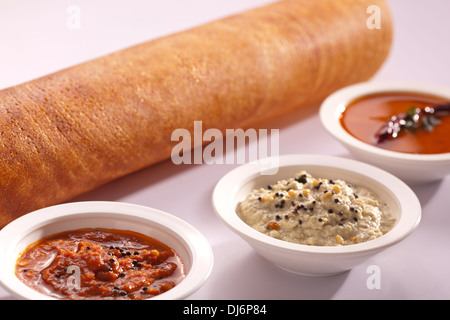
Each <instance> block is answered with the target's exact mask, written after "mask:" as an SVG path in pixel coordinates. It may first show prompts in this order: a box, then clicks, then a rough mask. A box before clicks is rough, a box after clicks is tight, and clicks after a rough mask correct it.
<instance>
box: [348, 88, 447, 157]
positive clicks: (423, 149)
mask: <svg viewBox="0 0 450 320" xmlns="http://www.w3.org/2000/svg"><path fill="white" fill-rule="evenodd" d="M446 102H447V100H445V99H443V98H439V97H433V96H426V95H421V94H414V93H403V92H397V93H395V92H393V93H380V94H373V95H367V96H364V97H362V98H360V99H357V100H355V101H353V102H352V103H350V104H349V105H348V106H347V107H346V108H345V110H344V112H343V113H342V114H341V119H340V121H341V125H342V126H343V128H344V129H345V130H346V131H347V132H348V133H350V134H351V135H352V136H354V137H355V138H357V139H359V140H361V141H363V142H366V143H368V144H371V145H374V146H377V147H380V148H383V149H387V150H391V151H398V152H405V153H416V154H438V153H447V152H450V116H443V117H440V119H441V123H440V124H438V125H436V126H435V127H434V128H433V130H432V131H426V130H424V129H422V128H420V129H418V130H415V131H414V132H409V131H406V130H402V131H401V132H400V134H399V135H398V136H397V137H396V138H394V139H387V140H386V141H384V142H382V143H377V139H376V134H377V132H378V131H379V130H380V129H381V128H382V127H383V126H384V125H385V124H386V123H387V122H388V121H389V119H390V118H391V117H392V116H393V115H397V114H400V113H406V112H407V111H408V109H409V108H411V107H412V106H414V107H417V108H421V109H423V108H425V107H427V106H432V105H438V104H443V103H446Z"/></svg>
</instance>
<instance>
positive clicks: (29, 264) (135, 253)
mask: <svg viewBox="0 0 450 320" xmlns="http://www.w3.org/2000/svg"><path fill="white" fill-rule="evenodd" d="M16 275H17V277H18V278H19V279H20V280H21V281H23V282H24V283H25V284H27V285H28V286H30V287H32V288H34V289H35V290H37V291H39V292H41V293H44V294H46V295H49V296H53V297H56V298H59V299H70V300H81V299H128V300H142V299H148V298H151V297H153V296H156V295H159V294H161V293H163V292H165V291H167V290H170V289H171V288H173V287H174V286H176V285H177V284H178V283H179V282H180V281H181V280H182V278H183V277H184V276H185V270H184V265H183V262H182V261H181V259H180V258H179V257H178V255H177V254H176V252H175V251H174V250H173V249H171V248H169V247H168V246H166V245H165V244H163V243H161V242H159V241H157V240H155V239H153V238H150V237H148V236H145V235H143V234H140V233H136V232H132V231H125V230H115V229H92V228H89V229H78V230H73V231H67V232H63V233H58V234H55V235H52V236H50V237H47V238H44V239H42V240H39V241H37V242H36V243H34V244H32V245H30V246H29V247H28V248H26V250H25V251H24V252H23V254H22V255H21V256H20V257H19V259H18V261H17V264H16Z"/></svg>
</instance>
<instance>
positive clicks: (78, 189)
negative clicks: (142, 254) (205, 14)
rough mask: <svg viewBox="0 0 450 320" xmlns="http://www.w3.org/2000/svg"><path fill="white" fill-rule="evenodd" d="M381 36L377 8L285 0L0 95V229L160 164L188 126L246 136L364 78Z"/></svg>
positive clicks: (385, 16) (384, 21)
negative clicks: (373, 20)
mask: <svg viewBox="0 0 450 320" xmlns="http://www.w3.org/2000/svg"><path fill="white" fill-rule="evenodd" d="M371 5H372V6H373V5H377V6H378V8H379V9H380V10H379V11H380V18H381V25H380V26H381V27H380V28H379V29H377V28H375V29H373V28H368V27H367V25H366V21H367V20H368V19H369V18H370V15H369V14H368V12H367V8H368V7H369V6H371ZM391 32H392V30H391V21H390V15H389V11H388V8H387V7H386V4H385V3H384V2H382V1H375V0H340V1H335V0H314V1H310V0H286V1H281V2H277V3H274V4H271V5H268V6H265V7H261V8H257V9H253V10H250V11H247V12H244V13H242V14H238V15H234V16H231V17H228V18H225V19H222V20H219V21H215V22H212V23H209V24H206V25H204V26H200V27H196V28H194V29H191V30H188V31H185V32H180V33H177V34H174V35H171V36H167V37H164V38H161V39H157V40H153V41H150V42H147V43H143V44H141V45H137V46H134V47H131V48H128V49H125V50H122V51H119V52H117V53H113V54H110V55H107V56H105V57H102V58H98V59H95V60H92V61H89V62H86V63H84V64H81V65H77V66H74V67H71V68H68V69H65V70H62V71H60V72H57V73H54V74H50V75H48V76H45V77H42V78H39V79H36V80H33V81H31V82H27V83H24V84H21V85H18V86H15V87H11V88H7V89H4V90H2V91H0V106H1V108H0V134H1V135H0V147H1V149H0V159H1V163H0V172H1V180H0V227H2V226H4V225H5V224H7V223H8V222H10V221H12V220H13V219H15V218H17V217H19V216H21V215H23V214H25V213H27V212H30V211H33V210H35V209H38V208H42V207H45V206H49V205H53V204H57V203H60V202H64V201H67V200H69V199H71V198H73V197H75V196H77V195H79V194H82V193H84V192H87V191H89V190H92V189H94V188H96V187H98V186H100V185H102V184H105V183H107V182H109V181H111V180H114V179H117V178H119V177H122V176H124V175H126V174H129V173H131V172H134V171H137V170H139V169H142V168H144V167H146V166H149V165H151V164H154V163H156V162H159V161H161V160H163V159H167V158H168V157H170V154H171V150H172V148H173V146H174V145H175V144H176V143H177V142H172V141H171V134H172V132H173V131H174V130H175V129H178V128H186V129H188V130H192V128H193V121H195V120H201V121H202V124H203V129H204V130H206V129H207V128H217V129H220V130H225V129H227V128H228V129H230V128H248V127H250V126H252V125H254V124H255V123H261V121H263V122H264V121H267V119H269V118H272V117H274V116H276V115H278V114H280V113H284V114H285V113H286V112H289V111H292V110H294V109H296V108H301V107H303V106H306V105H310V104H313V103H317V102H319V101H320V100H322V99H324V98H325V97H326V96H327V95H328V94H330V93H331V92H333V91H335V90H337V89H339V88H341V87H343V86H346V85H349V84H352V83H355V82H359V81H364V80H367V79H369V78H370V77H371V76H372V75H373V74H374V73H375V72H376V71H377V69H378V68H379V67H380V66H381V64H382V63H383V61H384V60H385V58H386V56H387V55H388V52H389V48H390V43H391V36H392V35H391ZM267 123H268V124H269V125H270V123H269V122H267Z"/></svg>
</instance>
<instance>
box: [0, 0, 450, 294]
mask: <svg viewBox="0 0 450 320" xmlns="http://www.w3.org/2000/svg"><path fill="white" fill-rule="evenodd" d="M270 2H273V1H267V0H266V1H263V0H245V1H242V0H227V1H223V0H190V1H181V0H166V1H154V0H153V1H144V0H134V1H128V2H124V1H116V0H108V1H106V0H96V1H87V0H71V1H68V0H58V1H56V0H55V1H50V0H39V1H35V0H29V1H24V0H18V1H17V0H16V1H13V0H6V1H5V0H0V89H2V88H6V87H9V86H12V85H15V84H19V83H22V82H25V81H27V80H31V79H34V78H37V77H39V76H43V75H46V74H48V73H51V72H53V71H57V70H60V69H62V68H65V67H68V66H71V65H74V64H77V63H80V62H83V61H86V60H90V59H92V58H95V57H98V56H102V55H104V54H107V53H110V52H113V51H116V50H119V49H122V48H125V47H128V46H131V45H133V44H137V43H140V42H143V41H147V40H150V39H154V38H157V37H160V36H163V35H166V34H169V33H173V32H176V31H179V30H183V29H186V28H189V27H192V26H196V25H199V24H202V23H204V22H208V21H211V20H215V19H217V18H220V17H224V16H227V15H229V14H232V13H237V12H240V11H243V10H245V9H248V8H251V7H255V6H260V5H264V4H267V3H270ZM388 2H389V4H390V5H391V10H392V13H393V17H394V24H395V34H394V44H393V47H392V51H391V54H390V56H389V58H388V60H387V61H386V63H385V64H384V65H383V67H382V68H381V69H380V71H379V72H378V73H377V74H376V75H375V77H374V78H373V79H372V80H371V81H383V80H413V81H414V80H417V81H422V82H423V81H425V82H430V83H437V84H440V85H446V86H449V88H450V59H449V57H448V52H450V41H449V40H450V19H449V18H448V14H449V12H450V2H449V1H447V0H429V1H423V0H414V1H413V0H408V1H405V0H390V1H388ZM70 5H76V6H78V8H80V10H81V11H80V13H81V16H80V17H81V20H80V29H70V28H68V26H67V20H68V17H69V14H68V12H67V10H68V8H69V7H70ZM0 104H1V102H0ZM317 108H318V106H313V109H312V110H310V111H308V112H303V113H301V112H299V113H298V114H291V115H289V117H288V116H286V117H285V118H281V119H278V120H276V121H274V122H273V123H271V124H270V127H271V128H279V129H280V141H281V143H280V154H290V153H319V154H331V155H337V156H343V157H351V156H350V154H349V153H348V152H347V151H346V150H345V149H344V148H343V147H342V146H341V145H339V144H338V143H337V142H336V141H334V140H333V139H332V138H331V137H330V136H329V135H328V134H327V133H326V132H325V130H324V129H323V128H322V127H321V124H320V122H319V119H318V116H317V110H318V109H317ZM310 132H314V133H315V134H314V135H312V134H310ZM299 137H308V139H299ZM233 167H234V165H206V164H203V165H191V166H176V165H174V164H173V163H171V162H170V161H166V162H163V163H160V164H157V165H154V166H151V167H149V168H147V169H144V170H141V171H139V172H136V173H134V174H131V175H129V176H127V177H124V178H122V179H119V180H117V181H115V182H112V183H110V184H108V185H105V186H103V187H101V188H99V189H97V190H95V191H93V192H90V193H88V194H86V195H84V196H82V197H79V198H77V199H74V200H75V201H76V200H113V201H124V202H130V203H137V204H142V205H147V206H150V207H154V208H157V209H160V210H163V211H166V212H169V213H171V214H174V215H176V216H179V217H181V218H182V219H184V220H186V221H187V222H189V223H190V224H192V225H193V226H195V227H196V228H197V229H199V230H200V231H201V232H202V233H203V234H204V235H205V236H206V237H207V239H208V240H209V242H210V244H211V246H212V248H213V250H214V255H215V264H214V269H213V271H212V274H211V276H210V278H209V279H208V281H207V282H206V283H205V284H204V286H203V287H202V288H200V290H198V291H197V292H196V293H194V294H193V295H192V296H191V297H190V298H192V299H449V298H450V278H449V276H448V273H449V271H450V250H449V249H448V245H449V244H450V233H449V230H450V197H449V196H448V194H449V192H450V178H445V179H443V180H442V181H439V182H436V183H432V184H428V185H423V186H418V187H413V190H414V191H415V192H416V194H417V195H418V197H419V199H420V201H421V203H422V206H423V217H422V221H421V224H420V225H419V227H418V229H417V230H416V231H415V232H414V233H413V234H412V235H411V236H410V237H408V238H407V239H406V240H405V241H403V242H401V243H400V244H398V245H396V246H394V247H393V248H391V249H389V250H387V251H385V252H383V253H381V254H379V255H377V256H376V257H374V258H372V259H370V260H368V261H366V262H365V263H364V264H362V265H360V266H358V267H356V268H354V269H352V270H351V271H349V272H346V273H343V274H340V275H337V276H332V277H323V278H309V277H303V276H298V275H293V274H289V273H287V272H284V271H281V270H279V269H277V268H276V267H274V266H272V265H270V264H269V263H267V262H266V261H265V260H263V259H262V258H260V257H259V256H258V255H257V254H255V253H254V252H253V251H252V249H251V248H250V247H249V246H248V245H247V244H246V243H244V242H243V241H242V240H241V239H240V238H238V237H237V236H236V235H235V234H233V233H232V232H231V231H229V230H228V229H227V228H226V227H225V226H224V225H223V224H222V223H221V221H219V219H218V218H217V217H216V215H215V213H214V211H213V208H212V204H211V193H212V190H213V188H214V186H215V184H216V183H217V181H218V180H219V179H220V178H221V177H222V176H223V175H224V174H226V173H227V172H228V171H229V170H231V169H232V168H233ZM186 187H187V188H188V189H187V190H188V191H186ZM0 263H1V262H0ZM370 265H377V266H379V267H380V271H381V288H380V289H373V290H370V289H369V288H368V287H367V285H366V281H367V279H368V277H369V274H368V273H367V268H368V267H369V266H370ZM0 299H12V297H11V296H9V295H8V294H7V293H6V292H5V291H4V290H3V289H1V288H0Z"/></svg>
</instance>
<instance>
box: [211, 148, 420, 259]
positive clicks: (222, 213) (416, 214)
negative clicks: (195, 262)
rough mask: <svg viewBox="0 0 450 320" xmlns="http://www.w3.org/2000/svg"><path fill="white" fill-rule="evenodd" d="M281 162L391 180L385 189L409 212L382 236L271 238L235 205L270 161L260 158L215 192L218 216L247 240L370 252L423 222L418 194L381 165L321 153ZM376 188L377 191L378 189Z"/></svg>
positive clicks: (293, 248) (303, 249)
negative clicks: (342, 242) (327, 240)
mask: <svg viewBox="0 0 450 320" xmlns="http://www.w3.org/2000/svg"><path fill="white" fill-rule="evenodd" d="M271 163H275V162H271ZM278 165H279V167H280V168H281V167H286V166H298V167H299V169H300V168H302V167H307V166H313V167H326V168H332V169H336V170H337V171H341V172H344V171H347V172H352V174H355V175H357V176H359V177H364V178H365V179H368V180H372V181H374V182H375V178H374V177H376V180H377V181H378V182H381V183H378V185H382V184H383V183H388V185H389V186H390V188H388V187H385V191H388V192H390V193H391V194H392V195H393V196H394V198H395V199H396V200H397V201H398V203H399V205H400V206H401V210H402V211H404V212H407V214H404V213H402V214H401V216H400V218H399V219H398V221H397V223H396V225H395V226H394V228H393V229H392V230H390V231H389V232H388V233H386V234H384V235H382V236H381V237H379V238H376V239H373V240H370V241H367V242H363V243H358V244H352V245H348V246H309V245H303V244H297V243H290V242H287V241H284V240H280V239H275V238H272V237H270V236H268V235H265V234H263V233H260V232H259V231H257V230H255V229H253V228H252V227H250V226H249V225H247V224H246V223H245V222H244V221H242V220H241V219H240V218H239V217H238V215H237V213H236V210H235V208H233V201H232V199H233V198H234V197H235V195H236V193H237V192H238V190H239V189H240V188H241V187H242V186H243V185H244V184H246V183H248V182H249V181H251V180H252V179H254V178H256V177H258V176H259V175H260V174H261V166H264V168H266V167H267V162H266V163H265V164H261V160H257V161H254V162H251V163H247V164H245V165H242V166H240V167H237V168H235V169H233V170H231V171H230V172H228V173H227V174H226V175H225V176H223V177H222V178H221V179H220V180H219V181H218V183H217V184H216V186H215V188H214V191H213V195H212V202H213V207H214V210H215V212H216V214H217V216H218V217H219V218H220V219H221V220H222V221H223V222H224V223H225V225H227V226H228V228H229V229H231V230H232V231H234V232H235V233H236V234H238V235H240V236H241V237H243V238H244V240H246V241H248V242H249V241H250V242H253V243H254V242H255V241H256V242H258V243H259V244H262V245H265V246H268V247H272V248H274V249H276V250H283V251H288V252H293V253H302V254H315V255H329V256H333V255H345V254H363V253H365V254H370V253H371V252H377V251H380V250H381V249H383V248H386V247H389V246H392V245H394V244H395V243H397V242H399V241H401V240H403V239H404V238H406V237H407V236H408V235H409V234H411V233H412V232H413V231H414V230H415V229H416V228H417V226H418V225H419V223H420V220H421V216H422V209H421V204H420V202H419V199H418V198H417V196H416V194H415V193H414V192H413V191H412V190H411V188H410V187H409V186H408V185H407V184H406V183H404V182H403V181H401V180H400V179H399V178H397V177H395V176H394V175H392V174H390V173H388V172H386V171H384V170H382V169H380V168H378V167H375V166H372V165H369V164H366V163H363V162H361V161H358V160H353V159H349V158H343V157H338V156H331V155H321V154H289V155H282V156H279V159H278ZM390 189H392V190H395V192H391V191H389V190H390ZM374 191H375V192H376V190H374ZM399 194H402V195H403V196H402V197H399V196H398V195H399Z"/></svg>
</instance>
